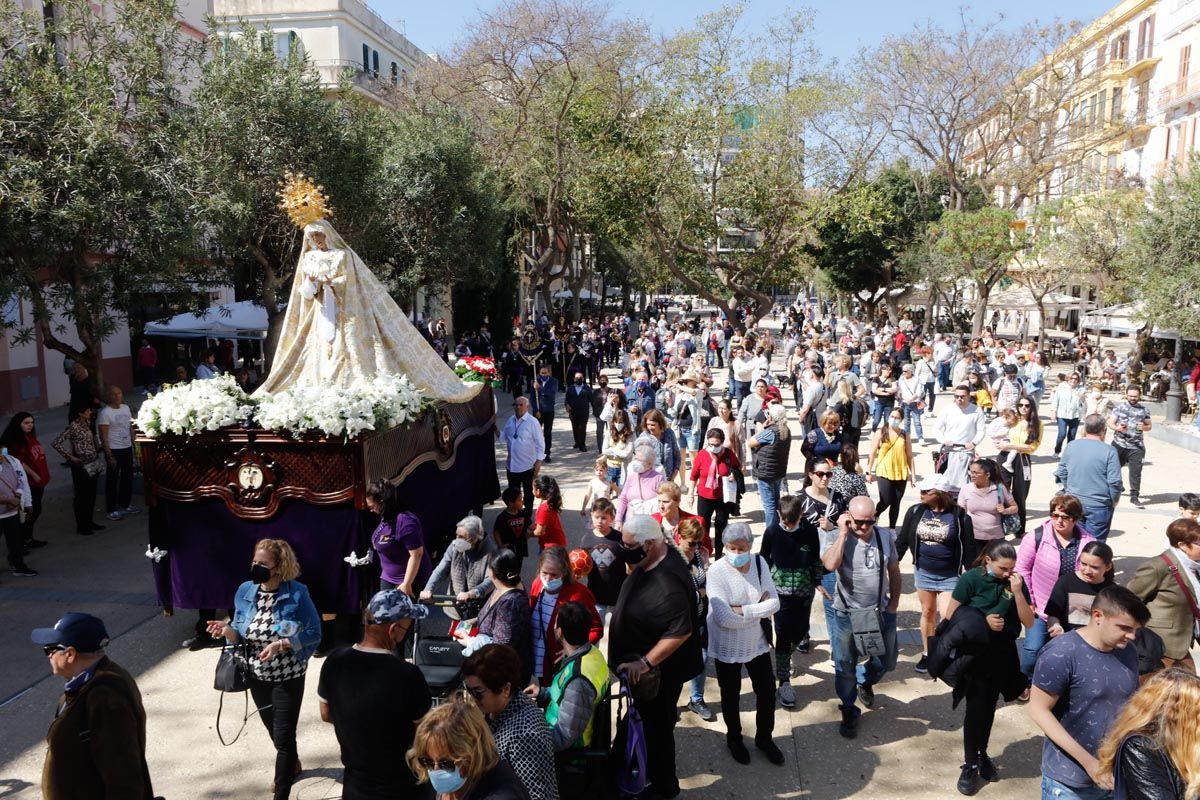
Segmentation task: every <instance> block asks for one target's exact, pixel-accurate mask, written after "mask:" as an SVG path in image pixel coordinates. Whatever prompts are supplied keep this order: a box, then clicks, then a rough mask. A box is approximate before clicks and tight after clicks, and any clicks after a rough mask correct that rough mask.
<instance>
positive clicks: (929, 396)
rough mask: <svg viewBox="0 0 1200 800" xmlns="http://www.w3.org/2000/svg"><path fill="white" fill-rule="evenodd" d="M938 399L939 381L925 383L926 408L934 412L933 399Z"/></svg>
mask: <svg viewBox="0 0 1200 800" xmlns="http://www.w3.org/2000/svg"><path fill="white" fill-rule="evenodd" d="M936 399H937V381H930V382H929V383H927V384H925V410H926V411H928V412H929V413H930V414H932V413H933V401H934V400H936Z"/></svg>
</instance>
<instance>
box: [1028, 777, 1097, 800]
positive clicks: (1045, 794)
mask: <svg viewBox="0 0 1200 800" xmlns="http://www.w3.org/2000/svg"><path fill="white" fill-rule="evenodd" d="M1111 797H1112V792H1110V791H1109V790H1108V789H1101V788H1100V787H1099V786H1089V787H1088V788H1086V789H1076V788H1074V787H1073V786H1067V785H1066V784H1065V783H1059V782H1058V781H1056V780H1054V778H1047V777H1046V776H1045V775H1043V776H1042V800H1109V799H1110V798H1111Z"/></svg>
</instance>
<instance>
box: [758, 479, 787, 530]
mask: <svg viewBox="0 0 1200 800" xmlns="http://www.w3.org/2000/svg"><path fill="white" fill-rule="evenodd" d="M782 483H783V481H782V479H780V480H773V481H764V480H762V479H759V481H758V496H759V498H761V499H762V507H763V519H764V520H766V524H767V525H771V524H772V523H773V522H775V520H776V519H778V518H779V489H780V485H781V484H782Z"/></svg>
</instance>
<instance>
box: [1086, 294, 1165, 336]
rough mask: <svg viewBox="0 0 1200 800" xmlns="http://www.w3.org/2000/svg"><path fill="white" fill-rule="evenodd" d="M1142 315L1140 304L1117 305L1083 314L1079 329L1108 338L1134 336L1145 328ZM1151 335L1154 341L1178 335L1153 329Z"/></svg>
mask: <svg viewBox="0 0 1200 800" xmlns="http://www.w3.org/2000/svg"><path fill="white" fill-rule="evenodd" d="M1142 313H1143V307H1142V304H1141V303H1118V304H1117V305H1115V306H1108V307H1106V308H1097V309H1096V310H1095V311H1092V312H1090V313H1088V314H1084V315H1083V319H1082V320H1080V322H1079V327H1080V329H1082V330H1085V331H1099V332H1101V333H1105V334H1108V335H1110V336H1117V335H1121V336H1134V335H1136V334H1137V332H1138V331H1140V330H1142V329H1143V328H1145V327H1146V323H1145V322H1143V321H1142V320H1141V318H1140V317H1141V315H1142ZM1151 335H1152V336H1153V337H1154V338H1156V339H1174V338H1175V337H1176V336H1178V335H1179V334H1178V333H1176V332H1175V331H1170V330H1164V329H1162V328H1155V329H1154V330H1153V331H1152V332H1151Z"/></svg>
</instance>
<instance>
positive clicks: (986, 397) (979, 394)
mask: <svg viewBox="0 0 1200 800" xmlns="http://www.w3.org/2000/svg"><path fill="white" fill-rule="evenodd" d="M967 388H968V389H969V390H970V391H971V396H972V397H973V398H974V399H975V405H977V406H978V407H979V410H980V411H982V412H983V413H984V414H985V415H986V416H987V418H988V419H991V418H992V393H991V392H990V391H988V387H987V383H985V382H984V380H983V378H982V377H981V376H980V374H979V373H978V372H972V373H971V374H970V375H968V376H967Z"/></svg>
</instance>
